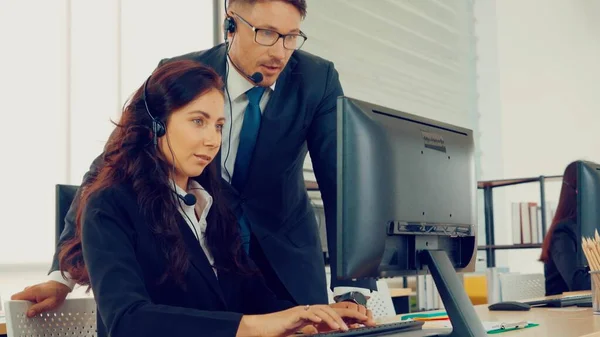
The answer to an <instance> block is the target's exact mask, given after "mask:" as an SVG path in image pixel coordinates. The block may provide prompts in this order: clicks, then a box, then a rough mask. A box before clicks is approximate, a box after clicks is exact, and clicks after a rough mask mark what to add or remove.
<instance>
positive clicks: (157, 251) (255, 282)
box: [59, 60, 374, 337]
mask: <svg viewBox="0 0 600 337" xmlns="http://www.w3.org/2000/svg"><path fill="white" fill-rule="evenodd" d="M222 88H223V83H222V82H221V79H220V77H219V76H218V75H217V73H215V72H214V71H213V70H212V69H211V68H208V67H205V66H203V65H201V64H199V63H196V62H194V61H189V60H187V61H175V62H171V63H167V64H165V65H163V66H161V67H159V68H158V69H157V70H156V71H155V72H154V74H153V75H152V76H151V77H150V78H149V79H148V80H147V81H146V82H145V84H144V86H142V87H141V88H139V89H138V90H137V92H136V93H135V94H134V96H133V97H132V99H131V100H130V102H129V103H128V105H127V106H126V107H125V109H124V111H123V114H122V117H121V120H120V122H119V124H118V125H117V129H116V131H115V132H113V134H112V136H111V137H110V139H109V141H108V143H107V145H106V147H105V152H104V153H105V155H104V161H103V164H102V165H101V167H100V169H99V171H98V172H97V174H96V175H95V176H94V177H93V178H92V182H91V184H89V185H86V187H85V188H84V189H83V191H82V194H81V207H79V209H78V213H77V217H76V235H75V237H74V238H73V239H71V240H69V241H68V242H67V243H66V244H65V245H63V246H62V247H61V250H60V253H59V258H60V269H61V271H62V272H63V273H64V272H69V273H70V275H71V277H72V279H73V280H74V281H76V282H77V283H79V284H85V285H89V286H91V289H92V290H93V293H94V297H95V299H96V302H97V305H98V313H99V315H98V335H99V336H101V337H104V336H107V335H110V336H112V337H135V336H144V337H146V336H171V337H178V336H186V337H188V336H213V337H218V336H286V335H290V334H293V333H294V332H296V331H298V330H300V329H303V328H306V327H308V328H310V329H313V330H312V331H313V332H314V330H317V331H328V330H347V329H348V325H352V324H357V323H360V324H366V325H374V323H373V321H372V318H371V314H370V313H369V312H368V311H366V309H365V308H364V307H362V308H361V310H362V312H361V310H353V309H347V308H340V307H336V305H332V306H328V305H314V306H294V305H293V304H292V303H290V302H287V301H283V300H278V299H277V298H276V297H275V296H274V295H273V293H272V292H271V291H270V290H269V289H268V288H267V287H266V286H265V284H264V279H263V278H262V276H261V274H260V272H259V271H258V269H256V267H254V266H253V265H252V262H251V261H250V259H249V258H248V257H247V255H246V253H245V252H244V250H243V249H242V246H241V238H240V234H239V229H238V225H237V221H236V219H235V217H234V216H233V214H232V213H230V211H229V209H228V208H227V207H226V205H225V204H224V198H223V195H222V193H221V185H220V184H221V181H220V177H219V176H218V174H217V166H216V165H218V164H219V161H218V160H216V161H213V159H214V158H215V156H217V154H218V152H219V149H220V145H221V129H222V127H223V124H224V123H225V119H224V95H223V92H222V91H221V90H222ZM298 272H299V273H301V272H302V271H301V270H298ZM306 286H307V287H310V285H308V284H307V285H306Z"/></svg>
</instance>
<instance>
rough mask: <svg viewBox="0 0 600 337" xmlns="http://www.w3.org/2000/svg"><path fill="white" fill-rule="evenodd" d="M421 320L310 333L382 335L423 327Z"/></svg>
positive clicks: (350, 336) (346, 336)
mask: <svg viewBox="0 0 600 337" xmlns="http://www.w3.org/2000/svg"><path fill="white" fill-rule="evenodd" d="M423 323H424V322H422V321H401V322H395V323H386V324H379V325H377V326H373V327H362V328H356V329H351V330H348V331H331V332H324V333H319V334H315V335H312V336H313V337H314V336H317V337H321V336H331V337H354V336H383V335H387V334H392V333H398V332H405V331H413V330H419V329H421V328H422V327H423Z"/></svg>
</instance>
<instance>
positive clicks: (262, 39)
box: [233, 13, 308, 50]
mask: <svg viewBox="0 0 600 337" xmlns="http://www.w3.org/2000/svg"><path fill="white" fill-rule="evenodd" d="M233 15H235V16H236V17H238V18H239V19H240V20H241V21H242V22H244V23H245V24H246V25H248V27H250V28H252V31H253V32H254V41H255V42H256V43H258V44H260V45H263V46H267V47H270V46H272V45H274V44H275V43H277V41H279V39H280V38H283V47H284V48H285V49H289V50H298V49H300V48H302V45H303V44H304V42H306V39H308V37H306V35H304V33H303V32H302V31H300V33H298V34H280V33H279V32H276V31H274V30H271V29H263V28H256V27H254V26H253V25H252V24H251V23H250V22H248V21H246V19H244V18H243V17H241V16H239V15H238V14H236V13H233Z"/></svg>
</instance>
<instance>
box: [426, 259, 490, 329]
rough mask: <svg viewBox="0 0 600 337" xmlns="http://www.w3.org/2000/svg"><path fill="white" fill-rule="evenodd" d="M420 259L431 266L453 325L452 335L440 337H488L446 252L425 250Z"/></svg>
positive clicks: (430, 270) (432, 274) (431, 271)
mask: <svg viewBox="0 0 600 337" xmlns="http://www.w3.org/2000/svg"><path fill="white" fill-rule="evenodd" d="M419 260H420V261H421V263H422V264H424V265H427V267H429V272H430V273H431V276H432V277H433V281H434V282H435V285H436V287H437V290H438V292H439V293H440V297H441V298H442V302H444V307H445V309H446V312H447V313H448V318H450V322H451V323H452V332H451V333H450V334H448V335H438V336H440V337H485V336H487V333H486V332H485V329H484V328H483V324H481V320H480V319H479V317H477V314H476V313H475V308H473V304H472V303H471V301H470V300H469V297H467V293H466V292H465V288H464V287H463V285H462V284H461V282H460V279H459V278H458V275H457V274H456V271H455V270H454V266H452V263H451V262H450V259H449V258H448V255H446V252H445V251H443V250H422V251H420V252H419Z"/></svg>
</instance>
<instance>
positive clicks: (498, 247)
mask: <svg viewBox="0 0 600 337" xmlns="http://www.w3.org/2000/svg"><path fill="white" fill-rule="evenodd" d="M489 248H491V249H496V250H508V249H533V248H542V244H541V243H522V244H518V245H487V246H478V247H477V250H486V249H489Z"/></svg>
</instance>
